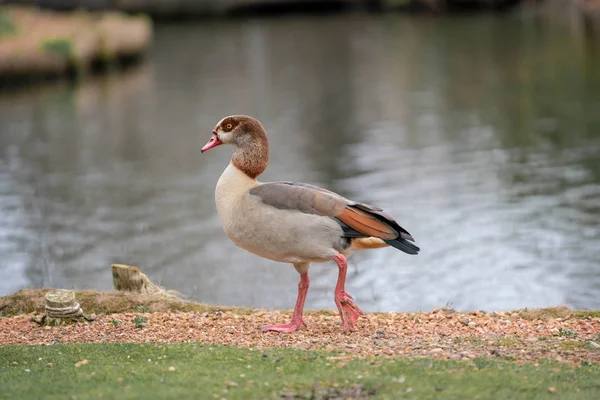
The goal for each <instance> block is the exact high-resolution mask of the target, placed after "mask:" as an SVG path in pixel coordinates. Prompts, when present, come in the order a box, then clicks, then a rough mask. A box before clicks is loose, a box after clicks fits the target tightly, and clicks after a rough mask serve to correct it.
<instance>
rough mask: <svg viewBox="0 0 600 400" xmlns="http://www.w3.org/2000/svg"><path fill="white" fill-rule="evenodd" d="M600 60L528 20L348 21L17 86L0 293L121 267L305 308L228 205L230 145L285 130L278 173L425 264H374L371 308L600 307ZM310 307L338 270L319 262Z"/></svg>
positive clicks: (367, 255) (263, 33) (250, 36)
mask: <svg viewBox="0 0 600 400" xmlns="http://www.w3.org/2000/svg"><path fill="white" fill-rule="evenodd" d="M599 67H600V62H599V59H598V56H597V55H596V53H594V52H592V51H590V49H589V46H587V44H586V42H585V40H584V38H583V37H582V36H581V32H579V31H575V30H570V28H569V27H568V26H562V25H560V24H547V23H544V22H536V21H534V20H522V19H518V18H512V17H501V18H498V17H477V18H457V17H452V18H426V17H418V18H417V17H413V18H411V17H404V16H393V17H390V16H385V17H381V16H335V17H321V18H288V19H283V20H282V19H265V20H251V21H247V22H244V21H241V20H236V21H231V22H203V23H202V24H199V25H198V26H194V25H185V26H160V25H159V26H158V31H157V34H156V43H155V46H154V49H153V55H152V57H151V59H150V60H149V62H148V63H146V64H145V65H143V66H140V67H139V68H136V69H134V70H131V71H129V72H127V73H125V74H123V75H118V76H112V77H107V78H97V79H94V80H93V81H90V82H88V83H86V84H84V85H82V86H80V87H70V86H68V85H61V84H59V85H56V86H50V87H44V88H41V89H36V90H31V91H28V92H25V93H19V94H3V95H2V96H0V132H1V134H0V214H1V216H0V220H1V221H2V222H1V223H0V252H1V254H2V264H1V265H0V271H1V274H2V279H1V280H0V294H7V293H10V292H12V291H15V290H17V289H19V288H22V287H25V286H35V287H41V286H60V287H76V288H84V287H91V288H97V289H111V287H112V282H111V275H110V264H111V263H113V262H120V263H128V264H134V265H140V266H141V267H142V268H143V270H144V272H146V273H148V274H149V275H150V276H151V277H152V279H153V280H155V281H157V282H158V283H160V284H163V285H164V286H166V287H168V288H172V289H176V290H179V291H181V292H183V293H184V294H186V295H187V296H188V297H190V298H192V299H195V300H198V301H202V302H210V303H219V304H231V305H245V306H263V307H285V308H289V307H292V306H293V302H294V300H295V296H296V283H297V273H296V272H295V271H294V270H293V268H291V267H290V266H286V265H284V264H277V263H273V262H271V261H267V260H263V259H260V258H258V257H256V256H253V255H250V254H249V253H246V252H244V251H243V250H241V249H237V248H236V247H235V246H234V245H233V244H232V243H230V242H229V241H228V239H226V237H225V236H224V234H223V232H222V230H221V227H220V224H219V221H218V219H217V216H216V212H215V210H214V200H213V193H214V186H215V183H216V181H217V179H218V177H219V175H220V173H221V171H222V170H223V169H224V168H225V166H226V164H227V163H228V159H229V157H230V155H231V149H227V148H221V149H217V150H214V151H211V152H209V153H207V154H203V155H200V151H199V149H200V147H201V146H202V145H203V144H204V143H205V142H206V140H207V139H208V137H209V135H210V131H211V129H212V127H213V126H214V124H215V123H216V122H217V121H218V120H219V119H220V118H221V117H223V116H225V115H228V114H232V113H244V114H250V115H254V116H256V117H258V118H259V119H260V120H261V121H262V122H263V123H264V124H265V126H266V127H267V129H268V132H269V135H270V136H269V137H270V143H271V146H272V159H271V164H270V168H269V169H268V171H267V172H266V174H265V176H263V180H278V179H286V180H301V181H307V182H311V183H316V184H319V185H323V186H326V187H328V188H330V189H332V190H335V191H338V192H339V193H341V194H343V195H346V196H349V197H351V198H354V199H356V200H361V201H365V202H370V203H373V204H377V205H379V206H381V207H383V208H385V209H386V210H387V211H389V212H390V213H391V214H392V215H394V216H395V217H396V218H397V219H398V220H399V222H400V223H401V224H402V225H403V226H404V227H406V228H407V229H408V230H409V231H410V232H411V233H413V235H414V236H415V238H416V239H417V241H418V244H419V245H420V246H421V248H422V253H421V254H420V255H419V256H417V257H409V256H406V255H404V254H403V253H400V252H398V251H395V250H393V249H383V250H378V251H372V252H363V253H361V254H357V255H356V256H354V257H353V259H352V260H351V268H350V269H351V273H350V274H349V283H348V288H349V289H348V290H349V292H350V293H352V294H353V295H354V297H355V298H356V299H357V301H358V303H359V304H360V305H361V306H362V307H363V308H364V309H365V310H382V311H385V310H418V309H422V310H427V309H431V308H432V307H439V306H443V305H445V304H446V303H448V302H450V303H451V304H452V305H453V306H454V307H456V308H459V309H473V308H482V309H487V310H492V309H496V310H499V309H508V308H516V307H539V306H550V305H557V304H567V305H570V306H574V307H580V308H599V307H600V294H599V293H600V265H599V264H598V245H599V243H600V242H599V239H600V228H599V227H600V113H598V112H597V110H600V90H599V89H600V68H599ZM311 274H312V281H311V283H312V286H311V290H310V292H309V297H308V300H307V306H308V307H310V308H320V307H328V308H331V307H333V301H332V296H333V286H334V283H335V276H336V274H337V268H335V267H334V264H333V263H330V264H317V265H315V266H313V268H312V273H311Z"/></svg>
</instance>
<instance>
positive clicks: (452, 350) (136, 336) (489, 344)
mask: <svg viewBox="0 0 600 400" xmlns="http://www.w3.org/2000/svg"><path fill="white" fill-rule="evenodd" d="M34 316H37V317H39V315H35V314H23V315H18V316H14V317H5V318H0V344H53V343H67V342H143V343H170V342H201V343H211V344H221V345H230V346H240V347H253V348H266V347H283V348H300V349H306V350H334V351H339V353H338V354H336V355H335V357H336V359H339V363H341V364H343V363H345V362H347V360H348V359H350V358H353V357H365V356H375V357H432V358H438V359H455V360H461V359H472V358H475V357H493V358H498V359H503V360H508V361H518V362H523V361H525V362H537V361H539V360H544V359H553V360H557V361H562V362H568V363H571V364H578V365H580V364H582V363H583V364H587V363H590V362H594V363H600V318H598V317H593V316H587V317H583V318H577V317H566V318H544V319H541V318H540V319H531V318H528V319H524V318H523V315H522V314H519V313H518V312H506V313H503V312H500V313H483V312H478V311H475V312H472V313H468V314H466V313H457V312H454V311H452V310H434V311H433V312H431V313H373V314H366V315H365V316H363V317H362V318H361V319H360V320H359V321H358V324H357V329H356V331H354V332H350V333H348V332H343V331H342V329H341V326H340V324H339V317H338V316H337V315H335V314H333V313H329V312H309V313H307V315H305V321H306V323H307V325H308V328H307V329H303V330H300V331H298V332H295V333H292V334H281V333H275V332H263V331H262V330H261V329H260V327H261V325H263V324H265V323H282V322H287V320H288V318H289V313H286V312H279V311H263V310H259V311H255V312H253V313H251V314H248V315H240V314H238V313H235V312H230V311H216V312H211V313H199V312H157V313H119V314H110V315H98V316H97V319H96V320H95V321H93V322H90V323H77V324H73V325H66V326H60V327H45V326H43V327H40V326H39V325H38V324H37V323H35V322H32V321H31V318H32V317H34Z"/></svg>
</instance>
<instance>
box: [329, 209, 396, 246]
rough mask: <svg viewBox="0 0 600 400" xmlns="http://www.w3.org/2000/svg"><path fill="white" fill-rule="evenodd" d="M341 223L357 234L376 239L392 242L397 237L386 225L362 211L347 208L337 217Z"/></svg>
mask: <svg viewBox="0 0 600 400" xmlns="http://www.w3.org/2000/svg"><path fill="white" fill-rule="evenodd" d="M337 218H339V219H340V220H341V221H342V222H343V223H345V224H346V225H348V226H349V227H350V228H352V229H356V230H357V231H358V232H360V233H362V234H364V235H368V236H373V237H377V238H380V239H384V240H393V239H396V238H397V237H398V232H396V231H395V230H394V229H393V228H392V227H390V226H389V225H388V224H386V223H384V222H382V221H380V220H379V219H377V218H376V217H374V216H373V215H370V214H368V213H366V212H364V211H362V210H359V209H357V208H354V207H352V206H348V207H346V208H345V209H344V211H343V212H342V213H341V214H339V215H338V216H337Z"/></svg>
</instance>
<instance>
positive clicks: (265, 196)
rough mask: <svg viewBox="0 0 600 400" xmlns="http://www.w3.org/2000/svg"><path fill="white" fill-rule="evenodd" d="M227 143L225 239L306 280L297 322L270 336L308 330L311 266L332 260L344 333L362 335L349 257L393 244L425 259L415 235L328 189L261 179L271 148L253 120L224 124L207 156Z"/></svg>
mask: <svg viewBox="0 0 600 400" xmlns="http://www.w3.org/2000/svg"><path fill="white" fill-rule="evenodd" d="M222 144H230V145H233V146H235V150H234V151H233V156H232V158H231V162H230V163H229V165H228V166H227V168H225V171H223V173H222V175H221V177H220V178H219V180H218V182H217V185H216V189H215V202H216V209H217V214H218V216H219V219H220V221H221V225H222V227H223V230H224V232H225V234H226V235H227V237H228V238H229V239H230V240H231V241H232V242H233V243H234V244H235V245H237V246H238V247H240V248H242V249H244V250H247V251H249V252H251V253H254V254H255V255H258V256H260V257H263V258H266V259H269V260H273V261H277V262H282V263H289V264H292V265H293V266H294V268H295V269H296V271H297V272H298V273H299V274H300V282H299V284H298V297H297V300H296V305H295V307H294V312H293V315H292V319H291V321H290V322H289V323H287V324H268V325H264V326H263V330H264V331H277V332H294V331H296V330H298V329H299V328H301V327H304V326H306V325H305V323H304V320H303V318H302V313H303V309H304V302H305V300H306V294H307V292H308V288H309V283H310V281H309V277H308V270H309V267H310V263H316V262H328V261H332V260H333V261H334V262H335V263H336V264H337V266H338V278H337V283H336V287H335V293H334V301H335V304H336V306H337V309H338V311H339V315H340V318H341V323H342V327H343V329H344V330H345V331H352V330H354V328H355V325H356V321H357V320H358V319H359V317H360V316H361V315H362V314H363V312H362V310H361V309H360V308H359V307H358V306H357V305H356V303H355V302H354V299H353V298H352V296H351V295H350V294H348V293H347V292H346V290H345V282H346V271H347V269H348V261H347V260H348V257H349V256H350V255H351V254H352V253H354V252H356V251H358V250H364V249H376V248H381V247H387V246H392V247H394V248H396V249H398V250H401V251H403V252H404V253H407V254H411V255H415V254H418V253H419V250H420V249H419V247H418V246H417V245H416V244H415V240H414V239H413V237H412V236H411V234H410V233H408V231H406V230H405V229H404V228H402V227H401V226H400V225H398V223H397V222H396V221H395V220H394V219H393V218H392V217H391V216H389V215H388V214H386V213H385V212H384V211H383V210H382V209H381V208H378V207H375V206H372V205H369V204H365V203H361V202H357V201H352V200H349V199H346V198H344V197H342V196H340V195H339V194H337V193H334V192H332V191H329V190H327V189H323V188H320V187H318V186H314V185H310V184H307V183H299V182H289V181H280V182H260V181H258V180H257V178H258V176H260V175H261V174H262V173H263V172H264V171H265V169H266V168H267V165H268V162H269V144H268V140H267V133H266V131H265V128H264V127H263V125H262V124H261V123H260V122H259V121H258V120H257V119H255V118H253V117H250V116H247V115H230V116H228V117H225V118H223V119H221V120H220V121H219V123H218V124H217V125H216V127H215V129H214V130H213V132H212V135H211V137H210V139H209V141H208V142H207V143H206V145H204V147H202V150H201V153H204V152H205V151H208V150H210V149H213V148H215V147H217V146H220V145H222Z"/></svg>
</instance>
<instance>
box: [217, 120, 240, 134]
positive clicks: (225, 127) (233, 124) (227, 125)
mask: <svg viewBox="0 0 600 400" xmlns="http://www.w3.org/2000/svg"><path fill="white" fill-rule="evenodd" d="M236 125H237V122H236V121H234V120H227V121H223V124H221V127H222V128H223V130H224V131H225V132H229V131H231V130H232V129H233V128H235V127H236Z"/></svg>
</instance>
